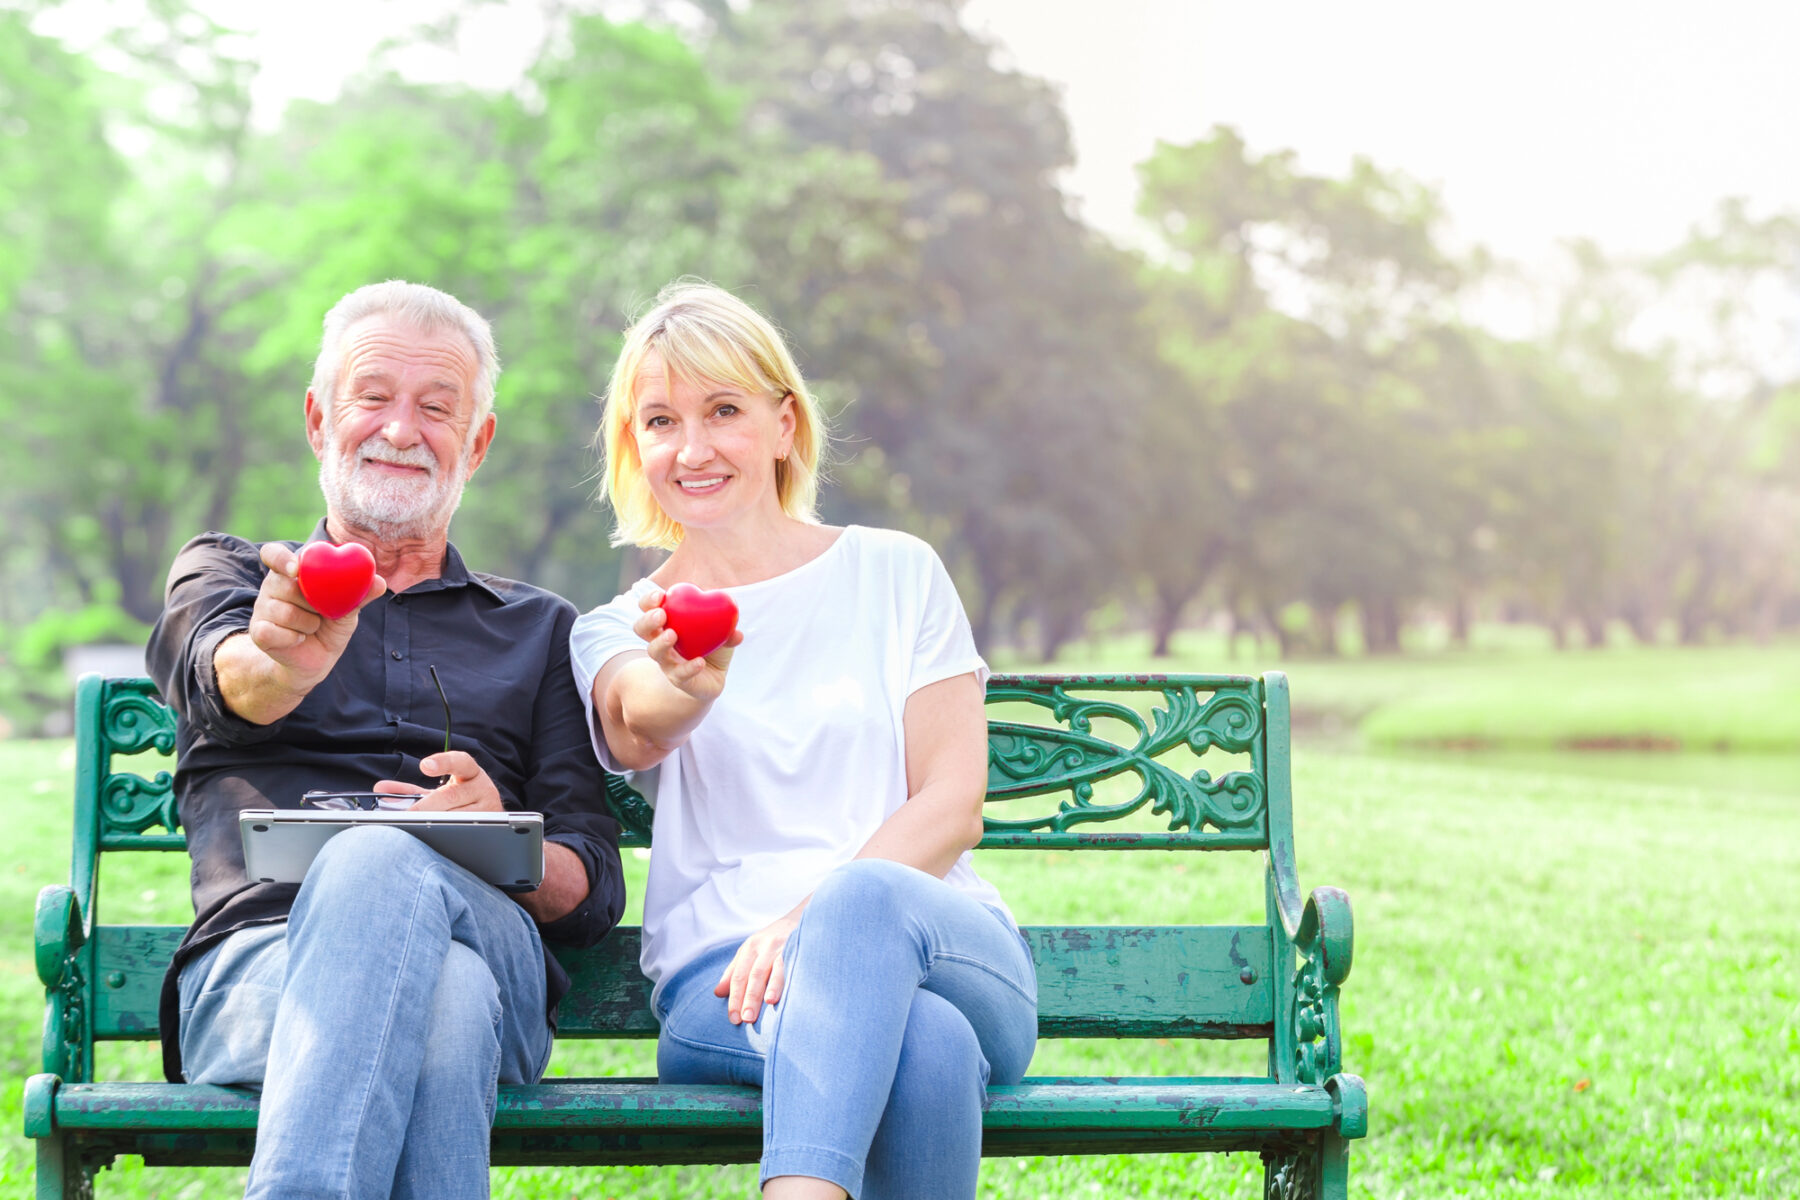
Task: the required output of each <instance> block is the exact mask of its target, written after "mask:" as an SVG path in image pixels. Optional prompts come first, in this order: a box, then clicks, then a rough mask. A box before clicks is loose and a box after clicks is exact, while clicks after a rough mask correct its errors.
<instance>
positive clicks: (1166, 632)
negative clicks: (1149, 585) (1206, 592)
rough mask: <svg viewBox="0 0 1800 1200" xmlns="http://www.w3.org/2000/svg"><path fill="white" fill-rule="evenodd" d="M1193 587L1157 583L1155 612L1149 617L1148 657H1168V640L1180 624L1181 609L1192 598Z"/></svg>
mask: <svg viewBox="0 0 1800 1200" xmlns="http://www.w3.org/2000/svg"><path fill="white" fill-rule="evenodd" d="M1193 595H1194V589H1186V590H1182V589H1176V588H1172V587H1168V586H1165V585H1161V584H1159V585H1158V586H1157V588H1156V612H1155V614H1154V615H1153V616H1152V618H1151V623H1150V632H1151V637H1152V644H1151V647H1150V657H1152V658H1167V657H1169V641H1170V639H1172V638H1173V637H1174V636H1175V630H1176V629H1177V628H1179V627H1180V625H1181V613H1182V610H1183V609H1185V608H1186V607H1187V604H1188V601H1189V600H1191V599H1193Z"/></svg>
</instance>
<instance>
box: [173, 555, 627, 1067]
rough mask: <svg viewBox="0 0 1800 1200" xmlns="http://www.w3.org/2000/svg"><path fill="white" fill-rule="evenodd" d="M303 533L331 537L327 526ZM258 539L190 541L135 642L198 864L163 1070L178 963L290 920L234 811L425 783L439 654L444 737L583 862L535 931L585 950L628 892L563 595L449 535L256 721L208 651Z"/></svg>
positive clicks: (280, 891) (239, 616)
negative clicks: (229, 690) (420, 572)
mask: <svg viewBox="0 0 1800 1200" xmlns="http://www.w3.org/2000/svg"><path fill="white" fill-rule="evenodd" d="M311 540H313V541H323V540H326V533H325V525H324V523H323V522H320V524H319V527H318V528H317V529H316V530H314V532H313V536H312V539H311ZM288 545H289V546H294V547H297V546H298V543H288ZM259 550H260V546H259V545H258V544H257V543H255V542H247V541H244V540H243V539H242V538H235V537H231V536H229V535H227V534H221V533H206V534H202V535H200V536H199V537H197V538H195V539H194V540H193V541H191V542H189V543H188V544H187V545H186V546H184V547H183V548H182V550H181V553H180V554H178V555H177V556H176V558H175V565H174V566H173V567H172V568H170V571H169V586H168V594H167V598H166V601H165V607H164V609H163V613H162V616H161V617H160V618H159V619H158V621H157V623H156V628H155V629H154V630H153V631H152V632H151V635H150V644H149V648H148V651H147V653H146V658H147V661H148V664H149V669H150V674H151V676H152V677H153V678H154V679H155V680H156V685H157V688H158V689H159V690H160V691H161V692H162V694H163V697H164V699H166V700H167V701H168V702H169V704H170V706H171V707H173V708H174V710H175V712H176V715H177V717H178V718H179V720H178V722H177V765H176V770H175V792H176V798H177V802H178V803H179V805H180V810H181V824H182V828H183V830H184V831H185V832H186V834H187V843H188V854H189V856H190V857H191V858H192V860H193V870H192V886H193V895H194V913H195V920H194V924H193V926H192V927H191V928H189V930H188V933H187V936H186V937H185V938H184V939H183V940H182V944H181V947H180V948H179V949H178V950H177V951H176V953H175V958H174V962H173V963H172V965H171V966H170V968H169V973H168V976H167V977H166V978H165V979H164V981H163V997H162V1012H161V1023H162V1034H163V1063H164V1071H165V1073H166V1074H167V1075H168V1077H169V1079H170V1080H172V1081H175V1082H180V1080H181V1074H180V1071H181V1067H180V1051H179V1043H178V1041H177V1035H176V1022H177V1020H178V1012H177V1008H178V1006H179V1001H178V994H177V992H176V988H175V980H176V976H177V974H178V972H179V971H180V970H181V967H182V965H183V964H185V963H187V962H188V961H190V960H191V959H193V958H194V957H195V956H196V955H198V954H199V953H200V952H201V951H203V950H205V949H206V948H207V947H209V946H211V945H213V944H214V943H216V942H218V941H219V940H220V939H221V938H223V937H224V936H225V935H226V934H229V933H232V932H234V931H235V930H238V929H243V928H245V927H247V926H251V925H259V924H266V923H269V922H273V921H282V920H285V919H286V918H287V915H288V909H289V907H290V906H291V905H292V904H293V901H294V896H295V894H296V893H297V892H298V890H299V885H298V884H291V883H253V882H251V881H250V880H249V878H248V877H247V876H246V875H245V873H244V848H243V842H242V840H241V835H240V834H239V832H238V820H237V815H238V812H239V811H240V810H242V809H246V808H295V807H298V806H299V803H300V797H301V795H302V794H303V793H305V792H308V791H311V790H314V789H328V790H332V791H367V790H368V789H369V787H370V786H371V785H373V784H374V783H375V782H376V781H377V780H380V779H396V780H400V781H402V782H408V783H416V784H418V785H419V786H420V787H421V788H425V789H429V788H432V787H435V786H437V784H436V781H435V780H428V779H427V778H426V777H425V776H424V775H423V774H422V773H421V772H420V770H419V761H420V760H421V759H423V758H428V757H430V756H431V755H432V754H434V753H437V752H439V751H441V750H443V748H444V709H443V703H442V701H440V700H439V698H438V693H437V688H436V687H435V686H434V685H433V684H432V681H431V674H430V670H429V668H431V667H433V666H435V667H436V668H437V673H438V678H439V679H441V680H442V681H443V685H444V692H445V695H446V696H447V697H448V698H449V701H450V709H451V713H452V717H453V720H452V736H451V741H450V744H451V748H452V749H456V750H465V751H467V752H468V753H470V754H472V755H474V757H475V760H476V761H477V762H478V763H480V764H481V767H482V769H483V770H485V771H486V772H487V773H488V777H489V778H490V779H492V780H493V781H494V785H495V787H497V788H498V789H499V791H500V798H501V800H502V801H503V802H504V803H505V805H506V807H507V808H509V809H521V810H526V811H532V812H540V813H542V814H544V837H545V839H546V840H547V841H553V842H559V843H561V844H563V845H565V846H567V847H568V848H569V849H570V850H572V851H574V852H575V854H576V856H577V857H578V858H580V859H581V863H582V865H583V866H584V867H585V868H586V869H587V877H588V884H589V891H588V895H587V898H586V899H585V900H583V901H582V903H581V904H580V905H578V906H577V907H576V909H575V911H573V912H571V913H570V914H568V915H567V916H565V917H563V918H561V919H560V920H557V921H553V922H550V923H549V924H546V925H541V926H539V931H540V932H541V933H542V935H543V936H544V938H545V939H546V940H548V941H555V942H562V943H566V944H571V945H576V946H590V945H593V944H594V943H595V942H597V941H599V940H600V939H601V937H603V936H604V935H605V934H606V932H607V931H608V930H610V929H611V928H612V927H613V926H614V925H615V924H616V923H617V922H618V920H619V916H620V914H621V912H622V911H623V909H624V905H625V887H624V882H623V880H622V878H621V874H620V867H619V848H618V825H617V824H616V823H615V822H614V821H613V820H612V818H610V817H608V816H606V815H604V813H603V810H602V808H601V798H602V796H603V794H604V791H605V787H604V781H603V779H602V776H601V772H600V765H599V763H598V762H597V761H596V760H595V758H594V751H593V747H592V745H591V744H590V742H589V740H588V730H587V718H586V715H585V712H584V710H583V707H582V702H581V697H580V695H579V694H577V692H576V689H575V678H574V675H573V673H572V672H571V670H570V668H569V629H570V627H571V626H572V625H573V624H574V621H575V609H574V606H573V605H571V604H570V603H569V602H568V601H566V600H564V599H562V598H561V597H560V596H557V595H555V594H554V593H551V592H547V591H544V590H543V589H541V588H535V587H532V586H530V585H528V584H523V583H515V582H514V581H512V580H510V579H501V578H499V577H497V576H493V575H482V574H478V573H476V572H472V571H470V570H469V569H468V568H467V567H465V566H464V565H463V561H462V557H461V555H459V554H458V553H457V552H456V549H455V547H450V548H449V549H448V550H447V551H446V553H445V556H444V565H443V573H442V574H441V575H440V576H439V577H438V578H437V579H430V580H425V581H422V582H420V583H417V584H414V585H413V586H412V587H410V588H408V589H407V590H406V591H404V592H401V593H399V594H397V595H396V594H393V593H387V594H384V595H382V596H381V597H379V598H378V599H376V600H374V601H372V602H370V603H369V604H368V605H367V606H365V607H364V608H363V610H362V613H361V616H360V617H359V618H358V620H357V626H356V632H355V633H354V634H353V635H352V636H351V639H350V644H349V646H347V647H346V648H345V650H344V654H343V657H342V658H340V659H339V660H338V663H337V665H336V666H335V667H333V668H332V671H331V674H330V675H328V676H327V677H326V678H325V679H324V681H323V682H321V683H320V684H319V685H318V686H317V687H315V688H314V689H313V690H312V692H311V694H309V695H308V696H307V697H306V699H305V700H303V701H301V702H300V704H299V706H298V707H297V708H295V709H294V711H293V712H291V713H289V714H288V715H287V716H286V717H283V718H282V719H281V720H279V721H275V722H272V723H271V724H268V725H255V724H252V723H250V722H249V721H246V720H244V719H243V718H241V717H239V716H237V715H236V714H235V713H233V712H232V711H231V710H230V709H229V708H227V707H226V705H225V701H224V698H223V696H221V694H220V692H219V682H218V679H217V678H216V677H215V676H214V674H213V653H214V651H216V650H217V649H218V647H219V643H221V642H223V641H224V640H225V639H226V638H228V637H231V636H232V635H233V634H237V633H243V632H245V631H246V630H247V629H248V628H249V626H250V611H251V608H252V606H253V605H254V604H255V603H256V596H257V592H258V590H259V589H260V588H261V587H262V580H263V576H264V575H265V574H267V568H265V567H264V566H263V565H262V562H261V560H260V559H259V557H258V553H259ZM545 971H546V978H547V982H548V985H549V986H548V994H549V1001H550V1006H551V1008H552V1009H553V1010H554V1008H555V1006H556V1003H557V1001H558V1000H560V999H561V998H562V996H563V994H564V993H565V992H567V991H568V977H567V975H565V974H564V973H563V970H562V968H561V966H560V965H559V964H558V963H557V962H556V961H555V959H553V958H551V957H550V955H549V953H548V951H546V953H545Z"/></svg>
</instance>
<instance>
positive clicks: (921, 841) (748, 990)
mask: <svg viewBox="0 0 1800 1200" xmlns="http://www.w3.org/2000/svg"><path fill="white" fill-rule="evenodd" d="M903 719H904V721H905V724H906V803H905V804H902V805H901V806H900V807H899V809H897V810H896V811H895V812H894V815H893V816H891V817H889V818H888V819H887V820H885V821H883V822H882V823H881V825H880V827H879V828H877V829H876V830H875V832H874V833H873V834H872V835H870V837H869V840H868V841H866V842H864V843H863V847H862V849H861V850H858V851H857V853H856V857H858V858H887V859H892V860H893V861H895V862H902V863H905V864H906V865H907V866H909V867H917V868H918V869H919V870H921V871H929V872H930V873H931V874H933V875H936V876H937V877H938V878H939V879H942V878H943V877H944V876H945V875H946V874H947V873H948V872H949V870H950V868H951V867H952V866H954V865H955V863H956V860H957V859H958V858H960V857H962V853H963V851H965V850H969V849H973V848H974V846H975V844H976V843H977V842H979V841H980V840H981V802H982V801H983V800H984V799H985V798H986V797H987V712H986V709H985V708H984V707H983V702H982V694H981V685H980V684H979V683H978V682H976V678H975V675H974V673H973V672H970V673H969V674H967V675H957V676H954V677H952V678H950V679H942V680H939V681H938V682H937V683H932V684H927V685H926V686H924V687H922V688H920V689H919V690H918V691H916V692H914V693H913V694H912V695H911V696H909V697H907V700H906V712H905V715H904V718H903ZM615 753H616V752H615ZM811 899H812V897H811V896H807V897H806V899H805V900H802V901H800V903H798V904H796V905H794V907H793V908H792V909H791V910H789V912H788V913H787V915H786V916H783V917H779V918H777V919H776V920H775V921H773V922H771V923H770V924H768V925H766V926H764V927H763V928H762V929H760V930H758V931H757V932H756V933H753V934H751V935H750V937H749V938H747V939H745V941H744V944H743V945H742V946H740V947H738V952H737V954H736V955H735V956H733V958H732V960H731V965H730V966H729V967H727V968H726V969H725V974H724V975H722V976H720V977H719V982H718V984H717V985H716V986H715V987H714V988H713V994H714V995H716V996H724V997H726V1003H727V1004H728V1005H729V1006H730V1007H729V1010H728V1011H729V1013H730V1015H731V1021H732V1023H733V1024H736V1023H738V1022H740V1021H754V1020H756V1018H757V1014H758V1013H759V1012H761V1010H762V1006H763V1005H764V1004H765V1003H768V1004H773V1003H775V1002H776V1001H778V1000H780V999H781V992H782V989H783V988H784V987H785V986H786V980H785V979H784V977H783V973H782V966H781V948H782V947H783V946H784V945H786V944H787V940H788V936H789V935H790V934H792V933H793V932H794V929H795V927H796V926H798V925H799V924H800V914H801V913H802V912H803V911H805V909H806V905H807V902H808V901H810V900H811Z"/></svg>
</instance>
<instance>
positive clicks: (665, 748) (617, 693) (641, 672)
mask: <svg viewBox="0 0 1800 1200" xmlns="http://www.w3.org/2000/svg"><path fill="white" fill-rule="evenodd" d="M662 599H663V593H661V592H653V593H651V594H650V595H647V596H645V597H644V598H643V599H642V600H641V601H640V603H641V604H642V606H643V608H644V615H643V616H641V617H639V618H638V619H637V623H636V624H635V625H633V626H632V629H633V631H635V632H636V633H637V635H638V636H639V637H641V638H643V639H644V652H643V653H642V654H637V653H631V652H627V653H624V654H615V655H613V656H612V658H610V659H608V660H607V662H606V664H605V665H604V666H602V667H601V668H600V673H599V674H597V675H595V676H594V712H595V713H596V714H597V715H598V716H599V718H600V731H601V732H602V733H603V734H604V735H605V736H606V748H607V749H608V750H610V751H612V755H613V757H614V758H615V759H617V760H618V762H619V765H620V766H622V767H624V768H626V769H627V770H631V771H642V770H644V769H645V768H647V767H654V766H655V765H656V764H657V763H659V762H661V761H662V760H663V759H665V758H667V757H669V755H670V754H672V753H674V752H675V750H676V749H678V748H679V747H680V746H681V745H682V743H684V742H686V741H687V740H688V735H689V734H691V733H693V732H694V730H695V728H696V727H698V726H699V724H700V722H701V721H702V720H704V719H705V718H706V714H707V711H708V710H709V709H711V708H712V704H713V701H714V700H717V699H718V698H719V693H721V692H723V691H724V690H725V668H726V667H727V666H728V665H729V664H730V662H731V653H732V651H733V650H734V649H735V648H736V647H737V646H738V644H739V643H741V642H742V641H743V640H744V635H743V633H742V632H739V631H734V632H733V633H732V635H731V637H730V638H729V639H728V640H727V641H726V642H725V644H724V645H723V646H720V647H719V648H718V649H717V650H714V651H713V652H712V653H711V654H708V655H707V656H706V657H705V658H683V657H681V655H679V654H677V653H676V652H675V631H674V630H673V629H668V628H666V625H667V616H666V614H665V613H664V612H663V609H662Z"/></svg>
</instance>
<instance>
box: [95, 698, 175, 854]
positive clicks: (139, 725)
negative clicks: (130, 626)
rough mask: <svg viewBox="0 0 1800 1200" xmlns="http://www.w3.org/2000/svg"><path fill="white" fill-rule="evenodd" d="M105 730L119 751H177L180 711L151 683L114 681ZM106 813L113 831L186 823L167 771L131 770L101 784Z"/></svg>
mask: <svg viewBox="0 0 1800 1200" xmlns="http://www.w3.org/2000/svg"><path fill="white" fill-rule="evenodd" d="M100 733H101V737H102V738H104V739H105V744H106V745H107V746H108V747H109V748H110V749H111V751H112V753H113V754H114V755H115V756H119V755H128V754H142V753H144V752H145V751H146V750H155V751H156V752H158V753H159V754H173V753H174V752H175V714H174V712H172V711H171V710H170V709H169V707H168V706H167V705H165V704H164V703H163V702H162V701H161V700H159V699H158V698H157V697H156V694H155V693H154V692H152V691H150V690H149V689H148V688H147V687H146V686H144V685H140V684H133V683H127V682H123V681H117V682H114V683H113V684H112V685H111V690H110V692H109V694H108V696H107V698H106V707H105V709H104V710H102V712H101V715H100ZM100 814H101V819H102V820H103V821H104V822H105V831H106V832H108V833H142V832H144V830H146V829H148V828H150V826H152V825H161V826H162V827H163V828H164V829H167V830H169V831H170V832H174V831H175V830H177V829H179V828H181V814H180V812H179V811H178V809H177V807H176V804H175V781H174V778H173V777H172V776H171V775H170V774H169V773H168V772H167V771H158V772H157V773H156V775H155V777H154V778H151V779H146V778H144V777H143V776H142V775H134V774H132V773H131V772H129V771H121V772H118V773H117V774H113V775H108V776H107V777H106V780H105V782H103V783H102V784H101V785H100Z"/></svg>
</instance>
